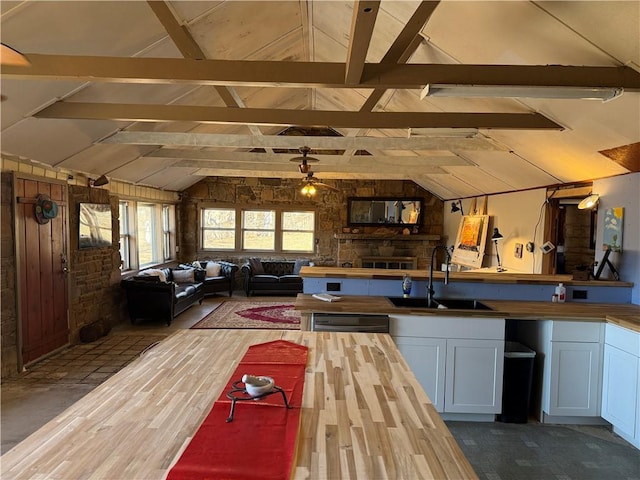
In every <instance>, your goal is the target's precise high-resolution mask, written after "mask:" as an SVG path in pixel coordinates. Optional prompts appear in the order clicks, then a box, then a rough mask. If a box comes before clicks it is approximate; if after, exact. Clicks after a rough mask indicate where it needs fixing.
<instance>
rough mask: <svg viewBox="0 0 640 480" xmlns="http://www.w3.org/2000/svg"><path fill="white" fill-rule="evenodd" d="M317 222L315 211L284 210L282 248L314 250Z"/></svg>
mask: <svg viewBox="0 0 640 480" xmlns="http://www.w3.org/2000/svg"><path fill="white" fill-rule="evenodd" d="M315 224H316V215H315V213H314V212H282V250H283V251H289V252H311V251H313V243H314V242H313V239H314V237H315Z"/></svg>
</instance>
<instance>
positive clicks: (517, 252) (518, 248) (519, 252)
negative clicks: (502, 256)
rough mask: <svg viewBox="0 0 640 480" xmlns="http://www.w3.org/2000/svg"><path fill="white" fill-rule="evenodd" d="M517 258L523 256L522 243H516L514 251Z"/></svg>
mask: <svg viewBox="0 0 640 480" xmlns="http://www.w3.org/2000/svg"><path fill="white" fill-rule="evenodd" d="M513 254H514V255H515V257H516V258H522V244H521V243H516V248H515V249H514V251H513Z"/></svg>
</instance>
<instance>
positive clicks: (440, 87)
mask: <svg viewBox="0 0 640 480" xmlns="http://www.w3.org/2000/svg"><path fill="white" fill-rule="evenodd" d="M623 91H624V89H623V88H620V87H553V86H543V87H539V86H533V85H532V86H527V85H453V84H431V85H427V86H426V87H425V88H424V89H423V90H422V93H421V94H420V98H421V99H424V97H498V98H557V99H565V100H602V101H603V102H606V101H608V100H612V99H614V98H616V97H619V96H620V95H622V93H623Z"/></svg>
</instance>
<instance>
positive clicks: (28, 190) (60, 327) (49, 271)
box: [15, 178, 69, 365]
mask: <svg viewBox="0 0 640 480" xmlns="http://www.w3.org/2000/svg"><path fill="white" fill-rule="evenodd" d="M15 186H16V189H15V192H16V197H17V201H16V245H17V260H18V284H19V285H20V290H19V295H20V298H19V299H18V301H19V305H20V320H19V322H20V325H19V327H20V328H19V332H20V335H19V339H20V340H19V341H20V343H21V345H20V347H21V352H22V362H21V363H22V365H24V364H26V363H29V362H31V361H33V360H36V359H38V358H40V357H42V356H43V355H45V354H47V353H49V352H52V351H54V350H56V349H57V348H60V347H62V346H64V345H66V344H67V343H68V342H69V324H68V320H67V306H68V300H67V273H66V272H67V266H68V265H67V248H66V245H67V236H66V235H67V231H66V229H67V227H66V225H67V186H66V185H65V184H58V183H50V182H46V181H37V180H30V179H22V178H16V179H15ZM40 194H44V195H48V196H50V197H51V199H52V200H54V201H55V202H56V203H57V204H58V215H57V217H56V218H53V219H50V220H49V222H48V223H46V224H42V225H41V224H39V223H38V222H37V221H36V217H35V204H36V198H37V197H38V195H40Z"/></svg>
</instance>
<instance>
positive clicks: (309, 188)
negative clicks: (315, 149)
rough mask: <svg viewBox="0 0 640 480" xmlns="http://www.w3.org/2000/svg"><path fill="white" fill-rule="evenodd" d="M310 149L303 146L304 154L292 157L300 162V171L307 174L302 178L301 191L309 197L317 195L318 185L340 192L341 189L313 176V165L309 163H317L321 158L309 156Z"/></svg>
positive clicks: (301, 150) (301, 151) (301, 149)
mask: <svg viewBox="0 0 640 480" xmlns="http://www.w3.org/2000/svg"><path fill="white" fill-rule="evenodd" d="M310 151H311V149H310V148H309V147H301V148H300V153H302V156H301V157H294V158H292V159H291V161H292V162H300V165H298V170H299V171H300V173H302V174H305V175H306V176H305V177H304V179H303V180H302V188H301V189H300V192H302V194H303V195H306V196H307V197H311V196H313V195H315V194H316V192H317V187H320V188H328V189H329V190H333V191H335V192H338V191H339V190H338V189H337V188H335V187H332V186H331V185H327V184H326V183H322V182H320V181H318V180H316V179H315V178H314V177H313V172H312V171H311V166H310V165H309V163H316V162H318V161H319V160H318V159H317V158H313V157H309V156H308V155H309V152H310Z"/></svg>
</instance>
